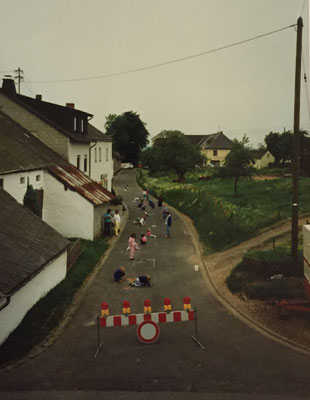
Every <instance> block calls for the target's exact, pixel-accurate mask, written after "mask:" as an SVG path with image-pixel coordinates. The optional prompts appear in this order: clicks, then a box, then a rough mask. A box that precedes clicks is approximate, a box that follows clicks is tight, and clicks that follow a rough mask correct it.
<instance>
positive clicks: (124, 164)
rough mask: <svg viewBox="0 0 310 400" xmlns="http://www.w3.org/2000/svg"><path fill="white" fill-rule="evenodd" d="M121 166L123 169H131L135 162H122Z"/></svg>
mask: <svg viewBox="0 0 310 400" xmlns="http://www.w3.org/2000/svg"><path fill="white" fill-rule="evenodd" d="M121 167H122V169H131V168H133V164H132V163H130V162H127V163H121Z"/></svg>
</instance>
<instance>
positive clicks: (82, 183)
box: [0, 111, 114, 240]
mask: <svg viewBox="0 0 310 400" xmlns="http://www.w3.org/2000/svg"><path fill="white" fill-rule="evenodd" d="M29 184H31V185H32V186H33V188H34V189H35V190H36V191H37V194H38V201H39V205H40V207H41V210H42V219H43V221H45V222H46V223H48V224H49V225H51V226H52V227H53V228H54V229H56V230H57V231H58V232H60V233H61V234H62V235H64V236H66V237H80V238H83V239H88V240H93V239H94V238H95V237H96V236H98V235H100V233H101V219H102V216H103V214H104V212H105V210H106V208H107V206H108V204H109V201H110V200H111V199H112V198H113V197H114V196H113V195H112V193H110V192H109V191H107V190H106V189H105V188H103V187H102V186H101V185H99V184H98V183H97V182H94V181H93V180H91V179H90V178H89V177H88V176H87V175H85V174H84V173H83V172H81V171H80V170H79V169H77V168H76V167H75V166H73V165H71V164H69V163H68V162H67V161H66V160H65V159H64V158H62V157H61V156H60V155H59V154H57V153H55V152H54V151H53V150H51V149H50V148H49V147H47V146H45V144H44V143H42V142H41V141H40V140H38V139H37V138H35V137H34V136H33V135H32V134H31V133H30V132H28V131H27V130H26V129H24V128H23V127H21V126H20V125H19V124H17V123H16V122H15V121H13V120H12V119H11V118H10V117H8V116H7V115H6V114H4V113H3V112H1V111H0V187H2V188H3V189H4V190H5V191H7V192H8V193H10V194H11V195H12V196H13V197H14V198H15V199H16V200H17V201H18V202H19V203H20V204H23V199H24V195H25V193H26V190H27V186H28V185H29Z"/></svg>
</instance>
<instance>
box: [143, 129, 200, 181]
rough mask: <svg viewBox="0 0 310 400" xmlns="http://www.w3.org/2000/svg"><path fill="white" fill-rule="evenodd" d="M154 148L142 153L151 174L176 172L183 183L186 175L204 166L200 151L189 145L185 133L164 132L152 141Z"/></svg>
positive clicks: (175, 131)
mask: <svg viewBox="0 0 310 400" xmlns="http://www.w3.org/2000/svg"><path fill="white" fill-rule="evenodd" d="M152 142H153V146H152V147H151V148H148V149H146V150H145V151H144V152H143V153H142V157H141V160H142V162H143V163H144V164H147V165H148V166H149V167H150V172H151V173H153V172H160V171H167V170H168V171H174V172H175V174H176V175H177V177H178V178H179V180H180V181H181V182H183V181H184V178H185V173H186V172H187V171H190V170H194V169H195V167H196V165H203V160H204V157H203V155H202V154H201V153H200V149H199V148H198V147H196V146H193V145H191V144H190V143H189V141H188V140H187V138H186V136H185V135H184V133H182V132H180V131H177V130H169V131H166V130H165V131H162V132H160V133H159V134H158V135H157V136H155V137H154V138H153V140H152Z"/></svg>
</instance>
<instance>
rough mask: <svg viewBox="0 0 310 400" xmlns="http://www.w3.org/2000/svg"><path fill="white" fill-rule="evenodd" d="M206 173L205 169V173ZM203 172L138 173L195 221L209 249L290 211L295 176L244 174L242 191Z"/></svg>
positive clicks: (309, 208)
mask: <svg viewBox="0 0 310 400" xmlns="http://www.w3.org/2000/svg"><path fill="white" fill-rule="evenodd" d="M200 174H201V173H200ZM198 177H199V174H198V173H192V174H187V176H186V180H185V183H183V184H181V183H174V182H173V176H165V177H150V176H149V174H148V171H145V170H140V171H139V172H138V175H137V179H138V182H139V184H140V186H141V187H147V188H148V190H149V192H150V193H151V194H152V195H154V196H155V197H157V196H159V194H162V196H163V198H164V201H166V202H167V203H169V204H171V205H172V206H173V207H175V208H176V209H178V210H180V211H181V212H182V213H184V214H186V215H188V216H189V217H190V218H191V219H192V220H193V222H194V224H195V227H196V229H197V231H198V232H199V235H200V239H201V241H202V242H203V244H204V245H205V247H206V249H207V251H208V252H212V251H219V250H222V249H224V248H227V247H232V246H235V245H236V244H238V243H240V242H242V241H244V240H246V239H249V238H250V237H253V236H255V235H257V234H258V232H259V231H260V230H261V229H263V228H266V227H268V226H271V225H272V224H274V223H276V222H279V221H281V220H284V219H287V218H290V216H291V201H292V200H291V198H292V193H291V185H292V183H291V178H285V177H278V178H276V179H273V180H260V181H258V180H251V179H241V180H240V182H239V184H238V196H237V197H234V196H233V180H232V179H220V178H211V179H210V180H208V181H198ZM309 212H310V180H309V179H308V178H301V179H300V180H299V213H300V214H301V215H302V214H304V215H305V214H308V213H309Z"/></svg>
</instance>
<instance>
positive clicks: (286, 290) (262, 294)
mask: <svg viewBox="0 0 310 400" xmlns="http://www.w3.org/2000/svg"><path fill="white" fill-rule="evenodd" d="M290 251H291V249H290V246H289V244H285V245H281V246H280V247H278V248H276V249H274V250H265V251H264V250H259V251H250V252H248V253H246V254H245V256H244V257H243V260H242V261H241V262H240V263H239V264H238V265H237V266H236V267H235V268H234V269H233V270H232V272H231V273H230V275H229V276H228V277H227V279H226V284H227V286H228V288H229V289H230V291H231V292H232V293H235V294H239V295H244V296H246V297H247V298H249V299H258V300H271V301H272V300H281V299H284V298H285V299H305V298H306V295H305V290H304V286H303V279H302V267H303V254H302V249H299V251H298V268H297V269H298V271H299V273H297V274H296V272H295V268H293V265H292V261H291V257H290Z"/></svg>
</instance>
